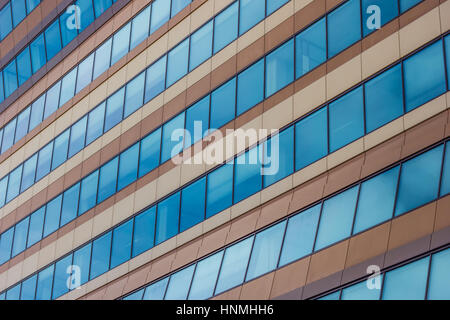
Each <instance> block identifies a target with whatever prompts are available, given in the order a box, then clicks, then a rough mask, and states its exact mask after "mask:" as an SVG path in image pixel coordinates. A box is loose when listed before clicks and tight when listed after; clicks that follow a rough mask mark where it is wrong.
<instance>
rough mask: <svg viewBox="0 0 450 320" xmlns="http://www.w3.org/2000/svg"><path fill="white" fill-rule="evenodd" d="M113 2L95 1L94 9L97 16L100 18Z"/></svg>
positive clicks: (108, 0)
mask: <svg viewBox="0 0 450 320" xmlns="http://www.w3.org/2000/svg"><path fill="white" fill-rule="evenodd" d="M111 4H112V3H111V0H95V1H94V9H95V16H96V17H97V18H98V17H100V15H101V14H102V13H103V12H105V11H106V10H107V9H108V8H109V7H110V6H111Z"/></svg>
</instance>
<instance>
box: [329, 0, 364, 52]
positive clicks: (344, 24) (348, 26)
mask: <svg viewBox="0 0 450 320" xmlns="http://www.w3.org/2000/svg"><path fill="white" fill-rule="evenodd" d="M359 39H361V12H360V3H359V0H350V1H348V2H346V3H344V4H343V5H341V6H339V7H338V8H337V9H336V10H334V11H333V12H331V13H330V14H329V15H328V57H333V56H335V55H336V54H338V53H339V52H341V51H342V50H344V49H345V48H347V47H349V46H350V45H352V44H353V43H355V42H356V41H358V40H359Z"/></svg>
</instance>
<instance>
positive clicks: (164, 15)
mask: <svg viewBox="0 0 450 320" xmlns="http://www.w3.org/2000/svg"><path fill="white" fill-rule="evenodd" d="M169 18H170V1H167V0H155V1H154V2H153V3H152V19H151V22H152V23H151V26H150V33H153V32H155V31H156V30H157V29H158V28H159V27H161V26H162V25H163V24H164V23H166V22H167V21H168V20H169Z"/></svg>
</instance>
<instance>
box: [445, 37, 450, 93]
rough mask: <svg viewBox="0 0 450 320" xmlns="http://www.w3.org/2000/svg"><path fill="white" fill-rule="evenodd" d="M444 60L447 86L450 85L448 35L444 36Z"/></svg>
mask: <svg viewBox="0 0 450 320" xmlns="http://www.w3.org/2000/svg"><path fill="white" fill-rule="evenodd" d="M445 60H446V64H447V82H448V87H450V77H449V76H448V75H449V74H450V36H446V37H445Z"/></svg>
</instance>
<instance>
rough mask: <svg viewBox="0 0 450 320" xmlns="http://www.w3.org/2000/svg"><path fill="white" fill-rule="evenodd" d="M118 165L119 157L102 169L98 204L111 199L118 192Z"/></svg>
mask: <svg viewBox="0 0 450 320" xmlns="http://www.w3.org/2000/svg"><path fill="white" fill-rule="evenodd" d="M118 165H119V157H115V158H114V159H112V160H111V161H109V162H108V163H106V164H104V165H103V166H101V167H100V182H99V187H98V203H100V202H102V201H103V200H105V199H107V198H109V197H110V196H112V195H113V194H114V193H115V192H116V184H117V170H118Z"/></svg>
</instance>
